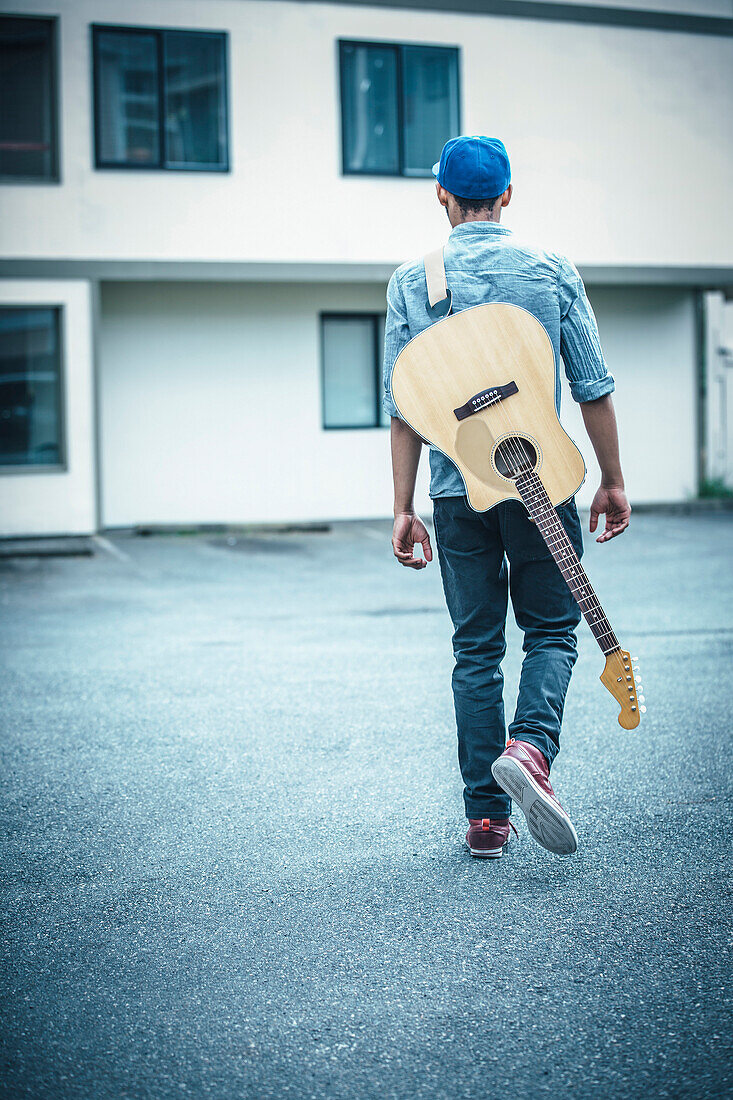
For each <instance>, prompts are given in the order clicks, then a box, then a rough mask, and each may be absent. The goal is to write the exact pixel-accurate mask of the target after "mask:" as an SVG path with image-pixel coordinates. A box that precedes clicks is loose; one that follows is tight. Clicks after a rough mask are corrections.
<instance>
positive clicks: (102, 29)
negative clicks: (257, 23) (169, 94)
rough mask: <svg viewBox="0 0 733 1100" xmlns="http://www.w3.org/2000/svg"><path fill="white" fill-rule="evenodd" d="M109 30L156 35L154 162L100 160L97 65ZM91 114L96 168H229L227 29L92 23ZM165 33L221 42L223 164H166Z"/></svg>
mask: <svg viewBox="0 0 733 1100" xmlns="http://www.w3.org/2000/svg"><path fill="white" fill-rule="evenodd" d="M110 31H112V32H113V33H114V32H119V33H121V34H139V35H147V36H148V37H150V36H151V35H154V36H155V50H156V60H157V67H158V82H157V90H158V163H157V164H130V163H129V162H128V161H124V160H122V161H111V160H103V159H102V157H101V145H102V143H101V137H102V130H101V126H100V118H99V115H100V111H99V104H100V94H99V93H100V66H99V60H98V59H99V39H100V36H101V35H102V34H107V33H109V32H110ZM91 32H92V39H91V44H92V116H93V141H94V168H95V170H97V171H112V172H127V171H129V172H217V173H221V172H230V171H231V156H230V153H229V149H230V144H231V134H230V122H229V33H228V31H204V30H200V29H199V28H198V27H147V26H140V25H139V24H138V25H135V26H127V25H125V24H124V23H92V24H91ZM166 34H197V35H201V36H202V37H206V38H219V39H221V41H222V43H223V50H222V60H223V74H222V75H223V92H224V95H223V106H224V162H223V163H222V164H220V165H219V164H217V165H210V164H181V163H180V162H178V161H173V162H171V163H170V164H166V149H165V49H164V39H165V35H166Z"/></svg>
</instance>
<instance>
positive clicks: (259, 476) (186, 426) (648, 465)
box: [101, 283, 695, 526]
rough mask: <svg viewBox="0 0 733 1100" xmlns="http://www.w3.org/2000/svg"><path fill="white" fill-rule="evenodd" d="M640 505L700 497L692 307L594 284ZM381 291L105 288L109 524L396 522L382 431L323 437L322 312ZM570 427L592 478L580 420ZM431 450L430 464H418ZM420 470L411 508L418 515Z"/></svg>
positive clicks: (570, 419) (569, 421) (571, 408)
mask: <svg viewBox="0 0 733 1100" xmlns="http://www.w3.org/2000/svg"><path fill="white" fill-rule="evenodd" d="M592 298H593V302H594V305H595V307H596V309H597V312H598V318H599V325H600V329H601V336H602V340H603V344H604V348H605V351H606V355H607V358H608V361H609V365H610V367H611V369H612V371H613V373H614V374H615V376H616V379H617V384H618V393H617V396H616V402H617V407H618V412H619V420H620V426H621V438H622V449H623V458H624V467H625V471H626V475H627V482H628V488H629V493H630V495H631V497H632V499H633V500H636V501H642V500H645V501H648V500H679V499H685V498H686V497H687V496H690V495H692V494H693V492H694V489H695V441H694V423H695V418H694V366H693V364H694V313H693V305H692V295H691V294H690V293H688V292H680V291H674V290H660V289H654V290H638V289H634V290H627V289H621V290H620V289H610V288H609V289H596V290H595V291H594V292H593V293H592ZM383 303H384V289H383V288H382V287H379V286H363V287H360V286H348V287H342V288H338V287H332V286H325V285H317V284H310V285H308V286H302V285H301V286H287V285H285V286H283V285H280V284H278V285H271V286H264V285H263V286H252V285H251V284H214V283H198V284H194V283H184V284H179V283H176V284H172V283H169V284H162V283H155V284H150V285H141V284H136V283H128V284H122V283H114V284H109V285H105V286H104V287H103V293H102V331H101V362H102V371H101V396H102V424H101V434H102V441H103V453H102V475H103V494H102V495H103V522H104V524H105V525H106V526H127V525H134V524H145V523H171V524H176V523H204V522H206V523H217V522H230V523H241V522H275V521H281V520H314V519H334V518H358V517H368V516H384V515H388V514H390V512H391V506H392V486H391V477H390V466H389V447H388V433H387V432H386V431H384V430H379V429H364V430H351V431H324V430H323V429H322V427H321V393H320V341H319V321H318V313H319V311H320V310H324V311H332V310H340V309H343V310H374V311H379V310H381V309H383ZM563 409H564V420H565V423H566V426H567V427H568V430H570V431H571V434H573V436H574V437H575V438H576V439H577V441H578V443H579V445H580V446H581V449H582V451H583V453H584V455H585V456H586V460H587V463H588V466H589V470H590V473H589V478H588V481H587V484H586V486H585V487H584V489H583V493H582V495H581V497H580V502H581V503H586V504H587V503H588V502H589V501H590V498H591V496H592V493H593V491H594V490H595V486H596V484H597V473H596V469H595V466H594V462H593V461H592V460H591V456H592V451H591V448H590V445H589V444H588V441H587V439H586V438H585V436H584V431H583V428H582V424H581V423H580V414H579V411H578V409H577V407H576V406H575V405H574V403H573V402H572V400H571V398H570V396H569V394H568V393H567V392H566V394H565V397H564V406H563ZM426 458H427V456H425V459H426ZM426 496H427V461H426V460H425V461H424V462H423V469H422V473H421V482H420V492H419V493H418V503H419V506H420V507H421V508H423V509H425V508H426V507H427V500H426Z"/></svg>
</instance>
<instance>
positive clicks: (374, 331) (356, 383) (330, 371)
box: [321, 313, 390, 428]
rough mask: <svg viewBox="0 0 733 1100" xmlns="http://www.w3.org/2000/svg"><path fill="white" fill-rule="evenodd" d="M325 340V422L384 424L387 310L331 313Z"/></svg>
mask: <svg viewBox="0 0 733 1100" xmlns="http://www.w3.org/2000/svg"><path fill="white" fill-rule="evenodd" d="M321 329H322V340H323V426H324V428H380V427H384V426H385V425H387V424H389V420H390V418H389V416H387V415H386V413H384V412H383V411H382V346H383V344H384V314H380V313H326V314H323V315H322V317H321Z"/></svg>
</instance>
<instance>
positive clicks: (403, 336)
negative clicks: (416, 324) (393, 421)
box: [382, 271, 410, 416]
mask: <svg viewBox="0 0 733 1100" xmlns="http://www.w3.org/2000/svg"><path fill="white" fill-rule="evenodd" d="M409 342H410V326H409V324H408V322H407V309H406V306H405V295H404V292H403V290H402V286H401V285H400V280H399V275H398V273H397V272H396V271H395V273H394V274H393V275H392V278H391V279H390V280H389V284H388V285H387V319H386V321H385V323H384V359H383V362H382V383H383V388H382V408H383V409H384V411H385V412H386V413H387V415H388V416H399V413H398V412H397V406H396V405H395V403H394V400H393V398H392V370H393V369H394V365H395V360H396V359H397V356H398V355H399V354H400V352H401V351H402V349H403V348H404V346H405V344H408V343H409Z"/></svg>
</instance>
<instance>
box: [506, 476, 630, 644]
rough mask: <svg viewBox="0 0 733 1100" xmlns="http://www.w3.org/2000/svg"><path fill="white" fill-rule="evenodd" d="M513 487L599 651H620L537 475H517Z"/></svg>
mask: <svg viewBox="0 0 733 1100" xmlns="http://www.w3.org/2000/svg"><path fill="white" fill-rule="evenodd" d="M515 484H516V486H517V489H518V490H519V493H520V494H521V497H522V500H523V501H524V504H525V506H526V508H527V511H528V512H529V514H530V516H531V517H532V519H533V520H534V521H535V523H536V524H537V529H538V531H539V532H540V534H541V535H542V537H543V539H544V540H545V542H546V543H547V547H548V549H549V551H550V553H551V554H552V556H553V558H554V559H555V561H556V562H557V567H558V569H559V570H560V572H561V573H562V575H563V577H564V578H565V581H566V583H567V586H568V588H569V589H570V591H571V592H572V594H573V596H574V597H575V599H576V600H577V603H578V606H579V607H580V610H581V611H582V613H583V615H584V617H585V620H586V622H587V623H588V626H589V627H590V629H591V633H592V635H593V637H594V638H595V640H596V641H597V642H598V645H599V646H600V649H601V651H602V652H603V653H604V654H606V655H608V654H609V653H613V652H614V651H615V650H617V649H620V646H619V643H618V639H617V638H616V635H615V634H614V632H613V630H612V629H611V624H610V623H609V621H608V619H607V618H606V613H605V611H604V610H603V608H602V607H601V604H600V601H599V599H598V597H597V596H596V594H595V592H594V590H593V585H592V584H591V583H590V581H589V580H588V574H587V573H586V571H585V569H584V568H583V566H582V565H581V564H580V558H579V557H578V555H577V554H576V553H575V550H574V549H573V544H572V543H571V541H570V539H569V538H568V534H567V531H566V530H565V528H564V527H563V525H562V523H561V521H560V518H559V516H558V514H557V512H556V511H555V509H554V508H553V506H552V501H551V500H550V498H549V497H548V495H547V493H546V491H545V487H544V485H543V484H542V482H541V481H540V478H539V475H538V474H537V473H535V472H534V471H531V472H529V473H524V474H520V476H519V477H518V478H517V479H516V481H515Z"/></svg>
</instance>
